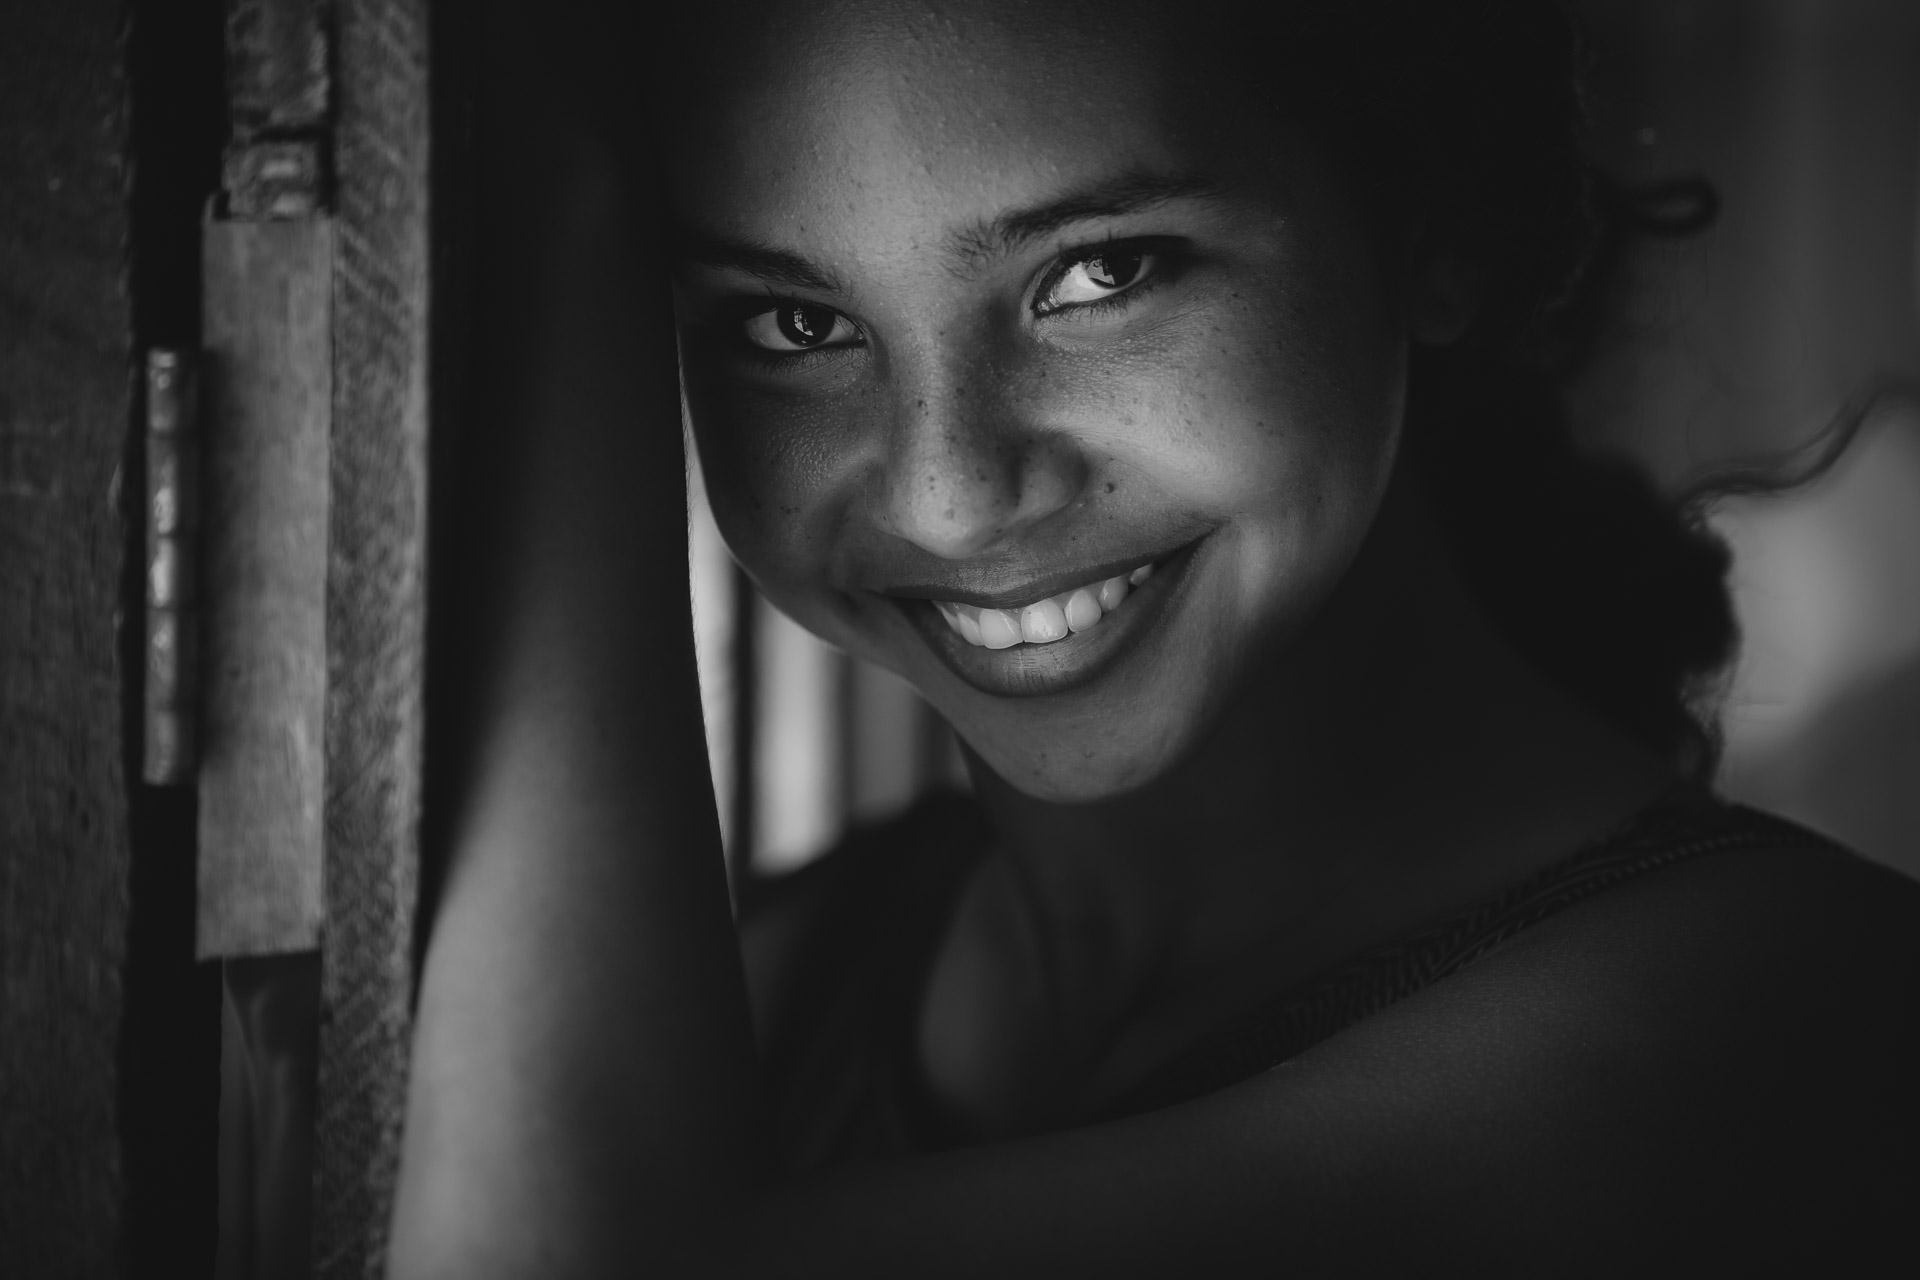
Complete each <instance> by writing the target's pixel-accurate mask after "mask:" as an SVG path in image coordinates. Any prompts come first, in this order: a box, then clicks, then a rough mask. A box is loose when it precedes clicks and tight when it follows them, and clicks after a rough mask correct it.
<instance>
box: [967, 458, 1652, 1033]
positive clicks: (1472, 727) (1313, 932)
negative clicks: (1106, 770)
mask: <svg viewBox="0 0 1920 1280" xmlns="http://www.w3.org/2000/svg"><path fill="white" fill-rule="evenodd" d="M1436 546H1437V539H1436V538H1435V537H1434V536H1432V533H1431V528H1430V526H1429V525H1428V524H1427V523H1426V520H1425V518H1424V513H1423V510H1422V508H1421V505H1420V503H1419V502H1418V500H1417V497H1415V496H1414V495H1412V494H1409V493H1407V492H1406V491H1405V490H1404V488H1397V489H1396V492H1395V494H1394V495H1393V496H1392V497H1390V498H1389V501H1388V504H1387V509H1386V510H1383V512H1382V518H1381V520H1380V522H1379V524H1378V525H1377V527H1376V530H1375V534H1374V536H1373V537H1372V538H1371V539H1370V541H1369V543H1368V545H1367V547H1366V549H1365V550H1363V552H1362V553H1361V557H1360V559H1359V560H1358V561H1357V562H1356V564H1355V565H1354V568H1353V570H1352V571H1351V572H1350V573H1349V574H1348V576H1347V578H1346V580H1345V581H1344V582H1343V584H1342V586H1341V588H1340V591H1339V593H1338V595H1337V596H1336V597H1335V598H1334V599H1333V600H1331V601H1329V603H1328V605H1327V607H1326V608H1325V609H1324V610H1323V611H1322V613H1321V615H1320V617H1319V618H1318V619H1317V621H1316V623H1315V625H1314V628H1313V629H1312V631H1310V632H1309V633H1308V634H1305V635H1303V636H1301V637H1300V638H1299V639H1298V640H1297V641H1296V642H1295V643H1294V644H1292V645H1291V646H1290V647H1289V648H1288V649H1287V650H1286V651H1285V652H1284V653H1282V654H1278V655H1276V658H1275V661H1274V662H1273V663H1272V664H1271V666H1270V667H1269V669H1268V670H1267V671H1266V673H1265V674H1264V676H1263V678H1262V679H1261V680H1260V682H1259V684H1258V687H1257V688H1256V689H1254V690H1252V691H1251V692H1250V694H1249V696H1247V697H1245V698H1243V699H1241V700H1239V702H1238V704H1237V705H1236V706H1235V707H1234V708H1233V709H1232V710H1231V711H1230V712H1229V713H1228V714H1227V715H1226V717H1225V719H1224V721H1223V722H1222V723H1221V724H1220V725H1219V726H1218V728H1217V729H1216V731H1215V732H1214V733H1213V734H1212V736H1211V738H1210V739H1209V741H1208V744H1207V745H1206V746H1205V747H1204V748H1203V749H1202V750H1201V751H1200V752H1199V753H1197V754H1196V756H1194V757H1193V758H1192V759H1190V760H1188V761H1186V762H1184V763H1183V764H1182V765H1181V766H1180V767H1178V768H1177V769H1175V770H1174V771H1173V772H1172V773H1171V774H1170V775H1168V776H1166V777H1164V778H1162V779H1160V780H1158V781H1156V782H1155V783H1153V784H1151V785H1150V786H1148V787H1146V788H1143V789H1142V790H1140V791H1138V792H1135V793H1132V794H1129V795H1126V796H1122V797H1118V798H1115V799H1113V800H1110V801H1103V802H1099V803H1094V804H1087V805H1074V806H1065V805H1057V804H1050V803H1047V802H1043V801H1037V800H1034V799H1032V798H1030V797H1027V796H1025V795H1023V794H1022V793H1020V792H1018V791H1016V790H1014V789H1013V788H1011V787H1009V786H1007V785H1006V784H1005V783H1003V782H1001V781H1000V780H999V779H998V778H996V777H993V776H991V775H990V774H986V772H985V771H984V770H977V775H978V776H977V777H976V783H977V786H978V789H979V791H980V793H981V794H982V795H983V797H984V799H985V801H986V804H987V806H988V809H989V812H990V814H991V815H992V818H993V820H994V822H995V825H996V829H997V831H998V832H999V834H1000V836H1001V845H1000V848H999V850H998V852H997V854H996V857H995V858H994V859H993V860H992V861H991V862H990V863H989V864H988V867H987V868H986V870H985V871H984V872H983V877H982V879H983V882H985V883H988V884H990V885H993V886H996V888H995V889H994V892H995V893H997V895H998V897H999V898H1000V899H1002V900H1004V902H1005V903H1007V904H1010V905H1009V907H1008V908H1007V909H1008V910H1010V911H1011V912H1013V913H1015V914H1018V915H1019V916H1021V917H1022V918H1023V922H1022V923H1021V924H1020V925H1019V927H1018V928H1009V929H1008V930H1006V931H1005V934H1004V936H1018V937H1031V938H1033V939H1037V941H1035V942H1033V943H1032V944H1031V946H1032V949H1033V954H1032V955H1031V956H1030V957H1028V958H1029V959H1030V960H1031V961H1032V962H1033V963H1034V964H1037V965H1040V966H1043V967H1044V968H1045V969H1047V970H1050V972H1045V973H1042V974H1038V975H1034V976H1035V977H1036V978H1037V979H1038V980H1041V981H1044V982H1047V983H1049V984H1051V986H1052V988H1053V997H1052V999H1051V1000H1050V1001H1049V1007H1050V1008H1052V1009H1053V1010H1054V1012H1053V1013H1052V1014H1051V1015H1050V1016H1051V1017H1053V1018H1055V1019H1056V1020H1061V1021H1063V1023H1064V1024H1065V1025H1064V1027H1063V1028H1056V1031H1058V1032H1059V1033H1060V1034H1066V1035H1069V1036H1070V1037H1074V1036H1077V1038H1079V1039H1081V1040H1084V1041H1087V1042H1088V1043H1095V1042H1101V1041H1102V1037H1103V1036H1106V1035H1108V1034H1109V1033H1110V1032H1111V1029H1112V1028H1114V1027H1118V1026H1122V1025H1126V1026H1128V1027H1130V1028H1131V1029H1132V1030H1131V1031H1130V1032H1129V1034H1133V1035H1134V1036H1135V1038H1136V1039H1138V1037H1139V1036H1140V1035H1146V1036H1148V1037H1149V1038H1151V1037H1152V1036H1153V1035H1154V1034H1155V1033H1154V1031H1153V1027H1154V1026H1155V1025H1156V1024H1155V1020H1154V1018H1153V1017H1152V1016H1143V1011H1144V1010H1153V1009H1156V1008H1159V1009H1160V1010H1162V1012H1163V1013H1164V1014H1165V1015H1166V1018H1167V1020H1168V1026H1167V1028H1166V1029H1165V1034H1167V1035H1169V1036H1174V1037H1177V1036H1178V1035H1180V1034H1182V1028H1183V1027H1184V1024H1185V1023H1186V1022H1189V1021H1195V1020H1198V1021H1201V1022H1204V1021H1205V1020H1206V1019H1207V1018H1208V1017H1209V1016H1212V1010H1213V1009H1214V1006H1217V1005H1232V1004H1234V1003H1236V1002H1239V1001H1243V1000H1251V999H1254V998H1258V996H1260V995H1266V994H1273V993H1275V992H1276V991H1278V990H1284V989H1285V988H1287V987H1289V986H1291V985H1293V984H1294V983H1296V982H1298V981H1300V980H1303V979H1304V978H1306V977H1308V976H1311V974H1313V973H1314V972H1316V971H1318V970H1319V969H1321V968H1323V967H1325V966H1326V965H1328V964H1331V963H1334V962H1336V961H1338V960H1341V959H1343V958H1345V957H1347V956H1350V955H1352V954H1354V953H1355V952H1357V951H1360V950H1362V949H1364V948H1365V947H1367V946H1369V945H1371V944H1373V943H1375V942H1378V941H1382V940H1384V939H1386V938H1388V937H1391V936H1393V935H1394V934H1396V933H1399V932H1401V931H1403V930H1405V929H1408V928H1413V927H1417V926H1418V925H1421V924H1423V923H1426V922H1428V921H1431V920H1433V919H1435V918H1438V917H1442V916H1444V915H1446V914H1449V913H1451V912H1454V911H1458V910H1462V909H1465V908H1466V907H1469V906H1471V905H1473V904H1474V903H1475V902H1478V901H1480V900H1483V899H1485V898H1487V897H1489V896H1491V895H1493V894H1494V893H1497V892H1498V891H1499V890H1501V889H1502V888H1504V887H1506V886H1507V885H1509V884H1512V883H1514V882H1516V881H1518V880H1520V879H1522V878H1524V877H1525V876H1526V875H1528V874H1529V873H1531V872H1533V871H1535V870H1537V869H1539V868H1540V867H1543V866H1545V865H1546V864H1548V863H1550V862H1552V861H1554V860H1557V859H1558V858H1560V857H1562V856H1564V855H1566V854H1567V853H1569V852H1571V851H1572V850H1573V849H1574V848H1576V847H1578V846H1579V845H1580V844H1581V843H1583V842H1584V841H1586V840H1587V839H1590V838H1592V837H1594V836H1597V835H1599V834H1601V833H1602V832H1604V831H1606V830H1607V829H1609V828H1611V827H1612V826H1614V825H1615V824H1617V823H1618V822H1620V821H1622V820H1624V819H1625V818H1626V817H1627V816H1629V815H1630V814H1631V813H1632V812H1633V811H1635V810H1636V809H1638V808H1640V807H1641V806H1643V805H1644V804H1645V803H1647V801H1648V800H1649V799H1651V798H1652V797H1653V796H1654V795H1656V794H1658V793H1659V792H1660V791H1661V790H1663V789H1664V788H1665V787H1667V786H1669V785H1671V783H1672V781H1673V776H1674V775H1673V771H1672V768H1671V766H1670V765H1669V764H1667V762H1665V761H1663V760H1661V759H1660V758H1659V757H1657V756H1656V755H1654V754H1653V753H1652V752H1650V751H1647V750H1645V749H1642V748H1640V747H1638V746H1637V745H1635V744H1633V743H1631V742H1629V741H1627V740H1626V739H1625V738H1624V737H1623V736H1622V735H1620V734H1618V733H1617V732H1615V731H1614V730H1612V729H1611V728H1610V727H1609V726H1607V725H1606V724H1604V723H1603V722H1601V721H1600V720H1599V719H1598V718H1597V717H1595V716H1593V715H1592V714H1591V713H1589V712H1587V711H1586V710H1585V709H1584V708H1581V707H1579V706H1577V705H1575V704H1574V703H1573V702H1572V701H1571V700H1570V699H1569V698H1567V697H1566V696H1565V695H1564V694H1562V693H1561V692H1560V691H1559V690H1558V689H1557V688H1555V687H1553V686H1551V685H1549V684H1547V683H1546V682H1545V681H1544V680H1543V679H1542V678H1541V677H1539V676H1538V675H1537V674H1536V673H1535V672H1534V671H1533V670H1532V669H1531V668H1530V667H1529V666H1528V664H1527V663H1526V662H1525V661H1524V660H1523V659H1522V658H1520V656H1519V655H1518V654H1516V653H1515V652H1514V651H1513V650H1512V648H1511V647H1510V646H1509V645H1508V644H1507V643H1506V642H1505V641H1504V640H1503V639H1502V638H1501V637H1500V636H1498V635H1497V634H1495V633H1494V632H1493V631H1492V629H1491V628H1490V626H1489V625H1488V624H1487V623H1486V621H1485V620H1484V618H1483V617H1482V615H1481V614H1480V612H1479V611H1478V609H1477V608H1476V607H1475V606H1474V605H1473V604H1472V603H1471V601H1470V600H1469V599H1468V598H1467V596H1466V594H1465V592H1464V589H1463V588H1462V586H1461V584H1460V582H1459V579H1458V577H1457V575H1456V574H1455V573H1454V571H1453V570H1452V568H1451V566H1450V565H1449V564H1448V563H1447V561H1446V558H1445V556H1444V554H1442V553H1440V552H1438V551H1436V550H1435V547H1436ZM1017 967H1018V966H1015V967H1014V968H1015V969H1016V970H1017ZM1222 1012H1225V1013H1231V1012H1232V1009H1231V1008H1227V1009H1225V1010H1223V1011H1222ZM1076 1027H1077V1028H1078V1031H1077V1032H1076V1031H1075V1030H1074V1029H1075V1028H1076ZM1103 1029H1104V1030H1103ZM1141 1051H1142V1052H1144V1053H1145V1055H1146V1056H1147V1057H1151V1056H1152V1053H1151V1047H1150V1046H1149V1047H1147V1048H1146V1049H1145V1050H1141Z"/></svg>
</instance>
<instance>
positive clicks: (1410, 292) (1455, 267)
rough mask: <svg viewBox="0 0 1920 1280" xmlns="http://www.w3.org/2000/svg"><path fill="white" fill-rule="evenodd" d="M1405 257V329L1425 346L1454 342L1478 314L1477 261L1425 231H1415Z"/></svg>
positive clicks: (1480, 284) (1480, 279) (1481, 276)
mask: <svg viewBox="0 0 1920 1280" xmlns="http://www.w3.org/2000/svg"><path fill="white" fill-rule="evenodd" d="M1408 257H1409V266H1410V268H1411V270H1409V272H1408V274H1407V281H1408V289H1407V331H1408V332H1409V333H1410V334H1412V336H1413V340H1414V341H1415V342H1418V343H1421V344H1423V345H1425V346H1430V347H1444V346H1449V345H1451V344H1452V343H1455V342H1458V341H1459V340H1460V339H1461V338H1463V337H1465V336H1466V334H1467V330H1468V329H1470V328H1472V327H1473V322H1474V319H1475V318H1476V317H1477V316H1478V315H1479V314H1480V300H1481V295H1482V293H1483V291H1484V285H1485V275H1484V273H1483V272H1482V271H1481V269H1480V266H1479V264H1478V263H1476V262H1473V261H1472V260H1470V259H1468V258H1467V257H1465V256H1464V255H1463V254H1461V253H1460V252H1459V251H1458V250H1457V249H1456V248H1454V247H1453V246H1452V245H1449V244H1446V243H1444V242H1441V241H1439V240H1437V239H1436V238H1434V237H1433V236H1431V235H1429V234H1427V233H1426V232H1425V231H1421V232H1418V233H1416V234H1415V236H1414V238H1413V243H1412V244H1411V246H1410V247H1409V254H1408Z"/></svg>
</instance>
